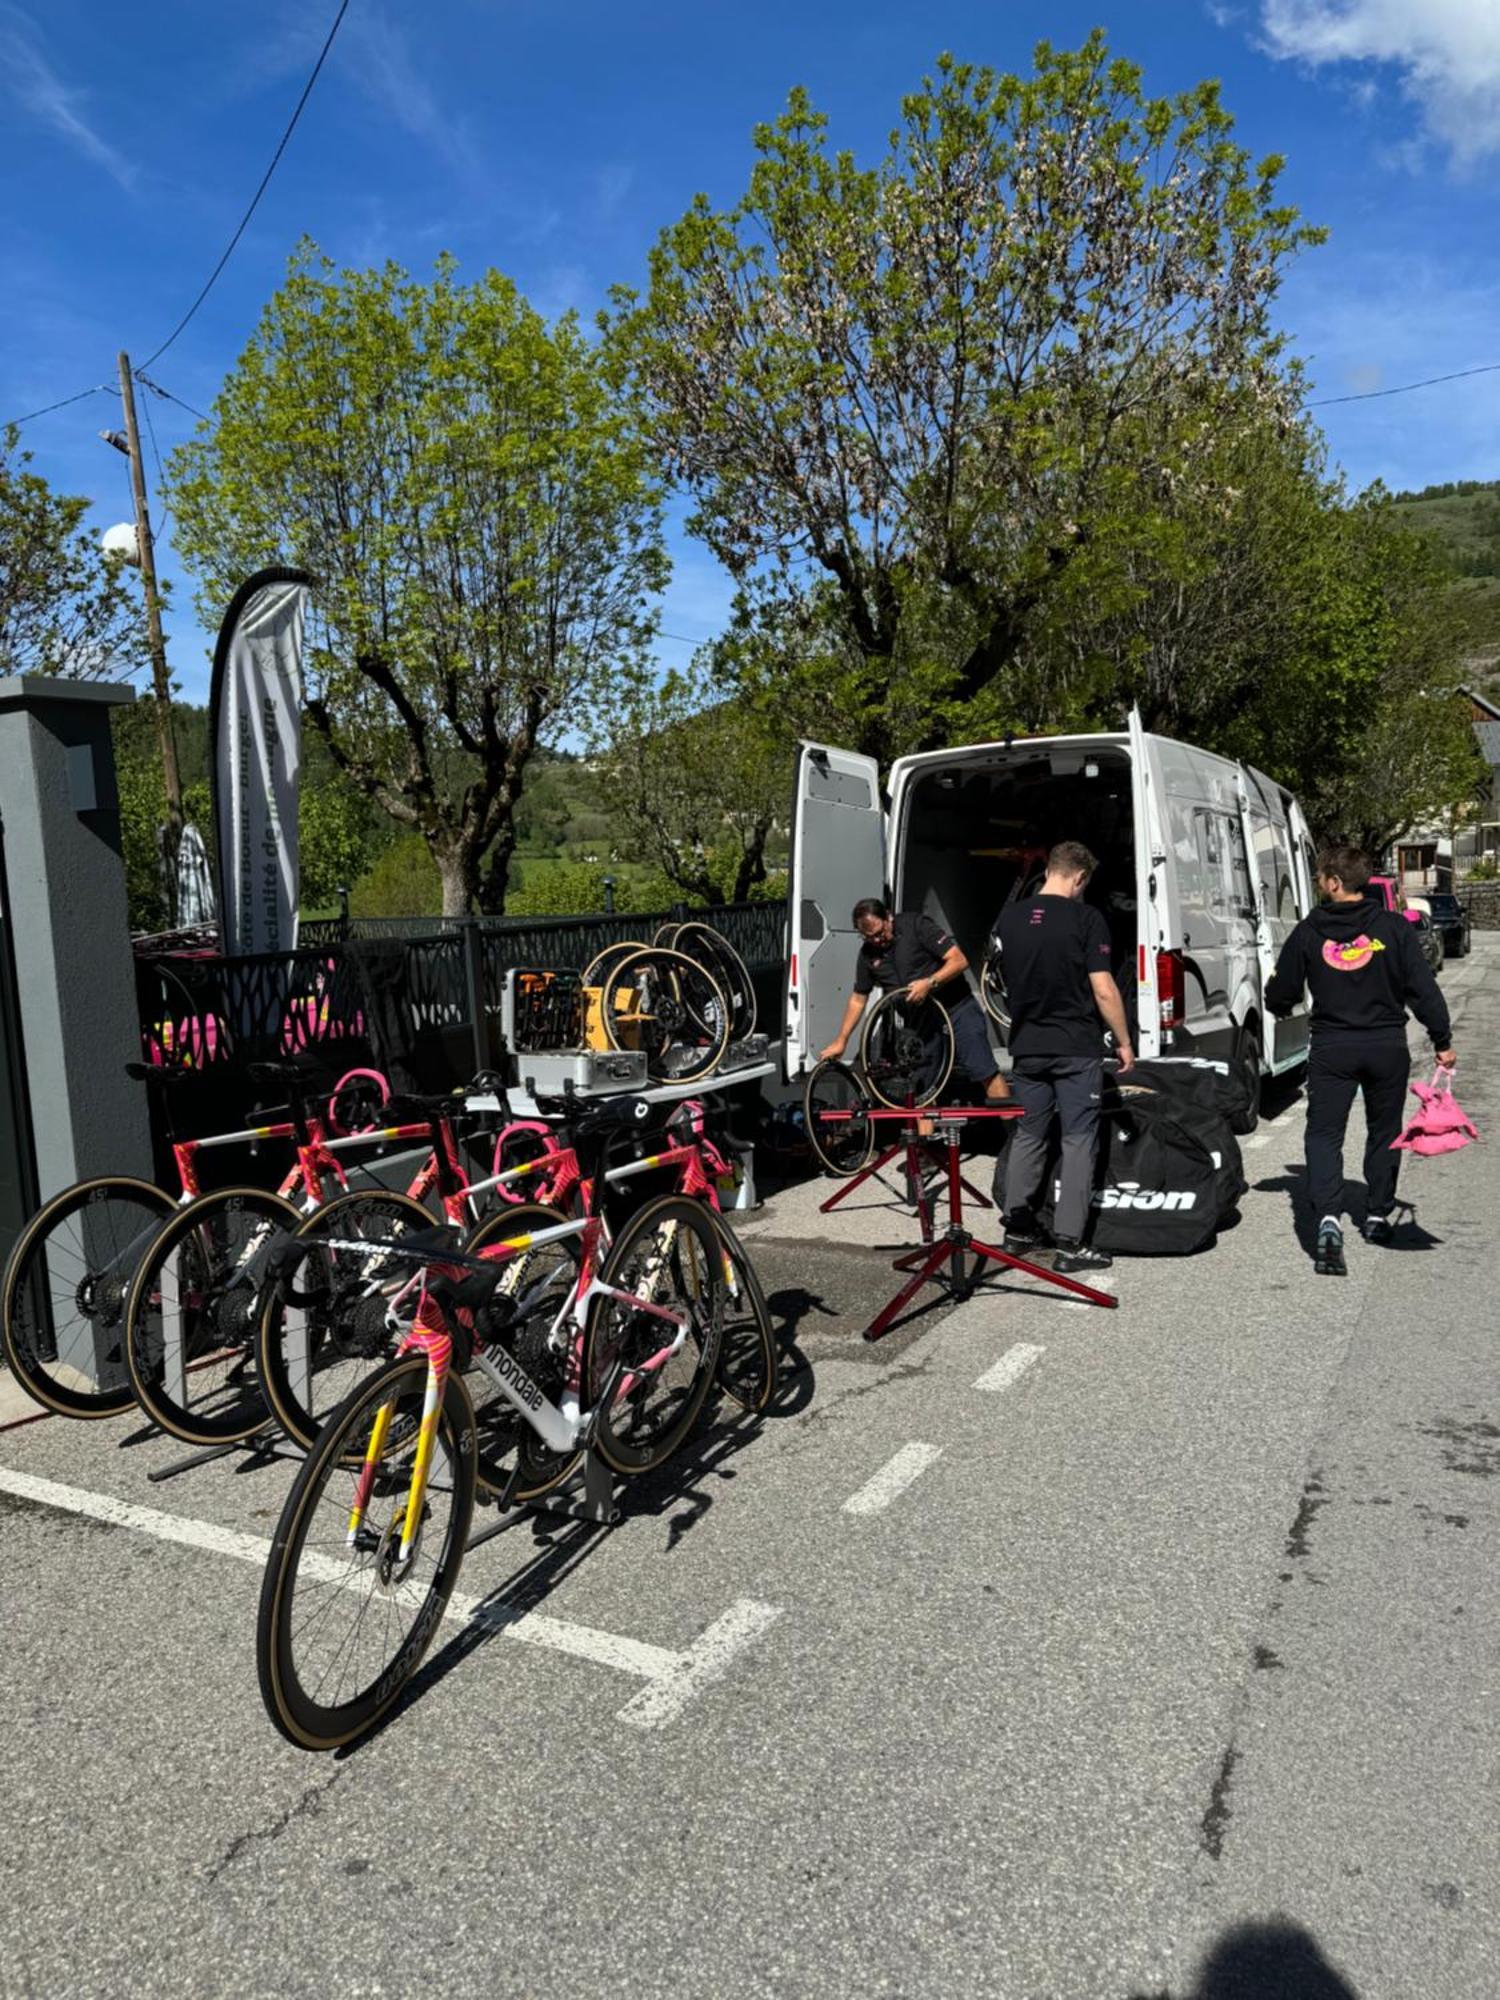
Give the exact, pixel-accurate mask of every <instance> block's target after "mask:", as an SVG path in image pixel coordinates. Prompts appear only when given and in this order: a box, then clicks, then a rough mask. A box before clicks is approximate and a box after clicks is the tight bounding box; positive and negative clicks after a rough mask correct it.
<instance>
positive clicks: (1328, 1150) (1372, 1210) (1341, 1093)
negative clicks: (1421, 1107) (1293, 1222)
mask: <svg viewBox="0 0 1500 2000" xmlns="http://www.w3.org/2000/svg"><path fill="white" fill-rule="evenodd" d="M1410 1074H1411V1057H1410V1056H1409V1055H1408V1054H1407V1049H1406V1043H1405V1041H1404V1040H1402V1041H1400V1042H1371V1041H1366V1040H1359V1041H1347V1042H1345V1041H1334V1042H1325V1041H1320V1040H1319V1039H1318V1037H1317V1036H1316V1035H1315V1036H1314V1037H1313V1045H1312V1052H1311V1054H1310V1055H1309V1057H1308V1063H1307V1191H1308V1196H1309V1198H1310V1200H1311V1202H1312V1209H1313V1215H1314V1216H1315V1217H1317V1218H1319V1219H1321V1218H1322V1217H1323V1216H1325V1215H1339V1214H1341V1213H1342V1211H1343V1206H1344V1131H1345V1128H1346V1127H1347V1125H1348V1123H1349V1112H1350V1109H1351V1108H1352V1106H1353V1104H1354V1094H1355V1092H1356V1091H1360V1092H1362V1093H1363V1095H1364V1100H1365V1126H1366V1129H1367V1132H1368V1135H1369V1136H1368V1138H1367V1141H1366V1144H1365V1186H1366V1187H1367V1188H1368V1189H1369V1202H1368V1205H1367V1209H1366V1213H1367V1214H1369V1215H1388V1214H1389V1213H1390V1211H1391V1208H1392V1206H1393V1205H1394V1203H1395V1200H1396V1175H1397V1172H1398V1171H1399V1169H1400V1166H1401V1155H1400V1154H1399V1153H1393V1152H1392V1151H1391V1141H1392V1139H1394V1138H1396V1137H1397V1136H1398V1135H1399V1133H1400V1131H1401V1125H1402V1119H1403V1114H1404V1109H1405V1105H1406V1085H1407V1079H1408V1077H1409V1076H1410Z"/></svg>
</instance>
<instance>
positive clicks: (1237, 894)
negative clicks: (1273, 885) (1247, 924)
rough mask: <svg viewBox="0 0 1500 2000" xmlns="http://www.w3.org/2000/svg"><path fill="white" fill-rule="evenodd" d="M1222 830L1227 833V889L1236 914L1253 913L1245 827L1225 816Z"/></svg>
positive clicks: (1245, 915) (1253, 892)
mask: <svg viewBox="0 0 1500 2000" xmlns="http://www.w3.org/2000/svg"><path fill="white" fill-rule="evenodd" d="M1224 830H1225V832H1226V833H1227V834H1228V836H1229V839H1228V851H1229V889H1230V898H1231V901H1232V904H1233V907H1234V911H1235V914H1236V916H1241V917H1253V916H1254V915H1255V891H1254V889H1253V888H1252V887H1251V885H1250V862H1249V858H1248V856H1247V855H1246V853H1245V829H1244V828H1243V827H1242V826H1241V825H1240V822H1239V821H1238V820H1237V819H1230V818H1228V817H1227V816H1226V818H1225V820H1224Z"/></svg>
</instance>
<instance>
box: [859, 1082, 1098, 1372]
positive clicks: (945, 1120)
mask: <svg viewBox="0 0 1500 2000" xmlns="http://www.w3.org/2000/svg"><path fill="white" fill-rule="evenodd" d="M858 1115H859V1116H861V1117H864V1118H876V1119H880V1118H907V1117H909V1116H910V1115H911V1114H910V1113H909V1112H906V1111H865V1112H861V1113H859V1114H858ZM1022 1115H1023V1114H1022V1112H1021V1109H1020V1106H1019V1105H1009V1104H1006V1105H986V1106H985V1107H984V1109H983V1110H977V1109H976V1108H975V1107H974V1106H973V1105H968V1104H957V1105H952V1106H947V1105H944V1106H938V1107H935V1106H932V1105H929V1106H927V1107H926V1109H925V1110H924V1111H923V1112H922V1116H923V1117H924V1118H931V1119H932V1120H933V1121H934V1123H935V1124H936V1125H938V1126H939V1127H940V1128H941V1130H942V1134H943V1138H942V1143H943V1146H944V1148H945V1150H946V1152H947V1155H948V1163H947V1164H948V1227H947V1228H946V1229H945V1230H944V1231H943V1233H942V1235H941V1236H939V1237H937V1238H936V1239H935V1240H931V1241H929V1240H928V1239H927V1238H926V1236H925V1234H924V1240H923V1244H922V1247H921V1249H920V1250H908V1251H907V1253H906V1255H905V1256H904V1257H898V1258H896V1260H895V1263H894V1267H893V1268H894V1269H896V1270H898V1271H910V1272H911V1273H912V1276H911V1278H910V1280H909V1281H908V1282H907V1283H906V1284H905V1285H903V1287H902V1288H901V1290H900V1291H899V1292H897V1294H896V1296H895V1297H894V1298H893V1299H892V1300H891V1302H890V1304H889V1305H888V1306H885V1307H883V1308H882V1310H881V1311H880V1312H879V1313H877V1314H876V1316H875V1318H874V1319H872V1320H871V1321H870V1324H869V1325H868V1326H867V1327H866V1328H865V1335H864V1337H865V1339H866V1340H879V1339H880V1338H881V1337H882V1336H883V1335H884V1334H886V1333H889V1331H890V1329H891V1328H892V1326H894V1324H895V1323H896V1321H897V1320H898V1319H899V1318H900V1317H901V1315H902V1313H904V1312H905V1310H906V1308H907V1307H908V1306H909V1305H910V1304H911V1302H912V1300H913V1299H914V1298H915V1297H916V1295H917V1293H918V1292H919V1291H921V1289H922V1287H923V1286H924V1285H942V1286H943V1287H945V1289H946V1290H947V1292H948V1295H949V1297H950V1298H955V1299H966V1298H968V1297H969V1296H970V1295H971V1294H972V1293H973V1291H974V1290H975V1288H976V1286H977V1285H978V1283H979V1280H980V1278H981V1277H982V1276H983V1274H984V1267H985V1265H986V1264H999V1265H1002V1266H1008V1267H1009V1269H1011V1270H1012V1271H1024V1272H1025V1273H1026V1275H1027V1277H1028V1278H1040V1279H1042V1281H1043V1282H1044V1283H1045V1284H1048V1285H1056V1286H1057V1288H1058V1290H1059V1291H1063V1292H1071V1293H1072V1294H1073V1296H1074V1297H1075V1298H1080V1299H1087V1300H1088V1302H1089V1304H1090V1305H1094V1306H1117V1305H1118V1304H1119V1303H1120V1301H1119V1300H1118V1299H1117V1298H1116V1297H1115V1296H1114V1294H1113V1293H1112V1292H1101V1291H1097V1290H1096V1289H1095V1288H1094V1286H1092V1285H1084V1284H1080V1282H1079V1281H1078V1279H1077V1278H1069V1277H1065V1276H1064V1274H1063V1273H1062V1272H1061V1271H1049V1270H1047V1268H1046V1267H1045V1265H1042V1264H1033V1263H1032V1262H1031V1261H1030V1259H1029V1258H1026V1257H1013V1256H1012V1255H1011V1254H1010V1252H1009V1251H1008V1250H1002V1249H1001V1248H1000V1247H999V1245H998V1244H994V1243H982V1242H980V1240H979V1238H978V1237H977V1236H975V1235H974V1234H973V1232H972V1231H970V1230H968V1229H965V1227H964V1208H963V1187H964V1182H963V1176H962V1175H961V1174H960V1172H959V1170H958V1169H959V1135H960V1134H961V1133H962V1131H963V1128H964V1126H965V1125H966V1124H967V1123H968V1121H969V1120H970V1119H971V1118H1020V1117H1021V1116H1022ZM821 1116H823V1117H824V1118H827V1119H828V1120H829V1121H830V1122H832V1121H833V1120H835V1119H840V1118H852V1117H853V1116H855V1114H854V1113H853V1112H849V1111H825V1112H823V1113H822V1114H821ZM966 1257H972V1258H973V1259H974V1264H973V1268H972V1269H970V1268H968V1267H967V1266H966V1264H965V1261H964V1260H965V1258H966ZM945 1264H946V1265H947V1266H948V1269H947V1270H946V1271H945V1270H944V1269H943V1266H944V1265H945Z"/></svg>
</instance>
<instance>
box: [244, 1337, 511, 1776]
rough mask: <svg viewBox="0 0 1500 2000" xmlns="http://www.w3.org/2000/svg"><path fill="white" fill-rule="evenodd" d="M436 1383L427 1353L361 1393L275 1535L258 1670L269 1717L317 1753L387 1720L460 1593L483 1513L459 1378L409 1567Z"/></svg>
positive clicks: (340, 1414) (321, 1443)
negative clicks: (418, 1464) (411, 1507)
mask: <svg viewBox="0 0 1500 2000" xmlns="http://www.w3.org/2000/svg"><path fill="white" fill-rule="evenodd" d="M427 1379H428V1368H427V1357H426V1355H425V1354H406V1355H403V1356H402V1357H401V1359H400V1360H399V1361H392V1362H390V1363H389V1364H388V1365H387V1366H386V1367H385V1368H382V1369H381V1371H380V1372H379V1374H378V1375H374V1376H372V1377H371V1378H370V1379H369V1381H367V1382H362V1383H361V1384H360V1385H359V1387H358V1388H356V1389H355V1390H354V1391H353V1392H352V1394H351V1395H350V1396H349V1397H348V1398H347V1399H346V1400H345V1401H344V1402H343V1403H342V1404H340V1406H339V1408H338V1410H337V1411H336V1412H335V1414H334V1416H333V1418H332V1419H331V1420H330V1422H329V1424H328V1426H327V1428H326V1429H325V1430H324V1432H323V1434H322V1436H321V1437H320V1438H319V1439H318V1442H317V1444H316V1445H315V1446H314V1448H313V1449H312V1451H311V1452H309V1454H308V1456H307V1457H306V1458H305V1459H304V1460H303V1462H302V1466H301V1469H300V1470H299V1472H298V1474H297V1478H296V1481H295V1483H294V1484H293V1487H292V1490H291V1492H290V1493H289V1494H288V1495H287V1502H286V1505H285V1507H283V1508H282V1510H281V1519H280V1520H279V1521H278V1522H277V1524H276V1534H275V1537H274V1539H273V1541H272V1544H271V1555H270V1560H269V1561H268V1562H267V1564H266V1574H265V1578H264V1580H263V1582H262V1584H261V1591H260V1616H259V1619H258V1620H257V1623H256V1630H255V1664H256V1671H257V1673H258V1675H259V1678H260V1692H261V1699H262V1700H263V1701H264V1702H265V1705H266V1713H267V1714H268V1715H269V1716H270V1718H271V1720H272V1722H274V1723H275V1725H276V1727H277V1728H278V1729H279V1730H280V1731H281V1733H282V1735H283V1736H285V1737H286V1738H287V1739H288V1741H289V1742H292V1743H295V1744H297V1745H299V1746H300V1747H301V1748H302V1749H304V1750H332V1749H334V1748H336V1747H337V1746H338V1745H339V1744H340V1743H347V1742H349V1740H350V1739H351V1737H355V1736H358V1735H359V1734H360V1733H361V1732H362V1731H363V1730H366V1729H368V1728H369V1727H370V1725H371V1724H372V1723H374V1722H376V1721H378V1720H379V1718H380V1717H381V1716H382V1715H383V1714H384V1713H385V1711H386V1710H387V1709H388V1708H389V1707H390V1706H391V1704H392V1703H393V1702H394V1701H395V1700H396V1698H397V1697H398V1695H399V1694H400V1693H401V1690H402V1688H403V1687H404V1686H405V1685H406V1683H407V1681H408V1680H410V1678H411V1676H412V1675H413V1674H414V1673H415V1672H416V1669H417V1667H418V1666H419V1665H420V1663H421V1659H422V1655H423V1654H424V1653H425V1652H426V1651H427V1648H428V1646H429V1645H430V1644H431V1643H432V1635H433V1633H434V1632H435V1631H436V1630H437V1627H438V1623H439V1621H440V1619H441V1618H442V1615H443V1612H444V1611H445V1610H446V1608H447V1605H448V1600H449V1598H450V1597H451V1596H452V1594H453V1586H454V1584H455V1583H456V1582H457V1581H458V1572H459V1570H460V1568H461V1567H462V1564H463V1559H464V1545H465V1543H466V1542H467V1541H468V1537H469V1523H470V1521H471V1520H472V1518H473V1514H474V1425H473V1416H472V1413H471V1411H470V1409H469V1399H468V1395H467V1393H466V1392H465V1389H464V1386H463V1383H462V1382H461V1381H460V1380H459V1378H458V1377H457V1376H456V1375H450V1376H449V1377H448V1381H447V1385H446V1388H445V1391H444V1395H443V1403H442V1408H441V1411H439V1412H437V1413H435V1416H436V1422H435V1427H434V1428H433V1429H432V1430H430V1431H429V1433H428V1435H429V1436H430V1437H431V1452H430V1456H429V1458H428V1462H427V1480H426V1490H425V1496H424V1500H423V1504H422V1508H421V1513H420V1518H419V1520H418V1522H417V1524H416V1536H415V1540H414V1541H413V1543H412V1545H411V1548H410V1550H409V1553H408V1555H407V1559H406V1561H405V1562H403V1561H402V1560H401V1542H402V1534H403V1529H404V1526H405V1521H406V1515H407V1509H408V1501H409V1499H410V1495H411V1485H412V1475H413V1470H414V1466H415V1460H416V1455H417V1449H418V1440H419V1438H420V1437H421V1435H422V1428H423V1426H422V1413H423V1403H424V1399H425V1396H426V1393H427ZM357 1500H359V1501H362V1505H361V1507H360V1511H359V1513H358V1514H357V1515H356V1511H355V1509H356V1501H357ZM351 1522H353V1523H354V1525H353V1526H351Z"/></svg>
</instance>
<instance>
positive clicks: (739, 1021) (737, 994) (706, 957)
mask: <svg viewBox="0 0 1500 2000" xmlns="http://www.w3.org/2000/svg"><path fill="white" fill-rule="evenodd" d="M657 942H658V943H661V942H663V940H662V937H661V933H660V932H658V933H657ZM670 943H671V947H672V949H673V950H674V951H680V952H683V953H684V954H685V955H686V956H687V957H689V958H696V959H698V960H699V961H700V962H701V963H702V964H703V966H704V967H705V969H706V970H707V971H708V972H710V973H711V974H712V975H713V977H714V978H715V979H716V980H717V981H718V983H719V987H720V990H721V991H722V992H723V995H724V997H725V999H726V1000H727V1001H728V1002H729V1016H730V1020H729V1032H730V1034H731V1035H733V1037H734V1039H735V1040H736V1041H743V1039H744V1038H745V1036H746V1035H753V1034H754V1033H755V1022H756V1018H757V1017H756V1001H755V982H754V981H753V980H752V979H751V977H750V968H749V967H748V966H747V965H746V963H745V961H744V960H743V959H742V958H741V957H740V955H739V953H738V952H737V951H736V950H735V948H734V946H733V945H732V944H731V943H730V942H729V940H728V938H727V937H725V936H724V935H723V933H722V932H720V931H716V930H715V929H714V927H713V925H712V924H702V923H687V924H679V925H678V926H677V930H676V935H675V936H674V937H673V938H672V939H671V940H670Z"/></svg>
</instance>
